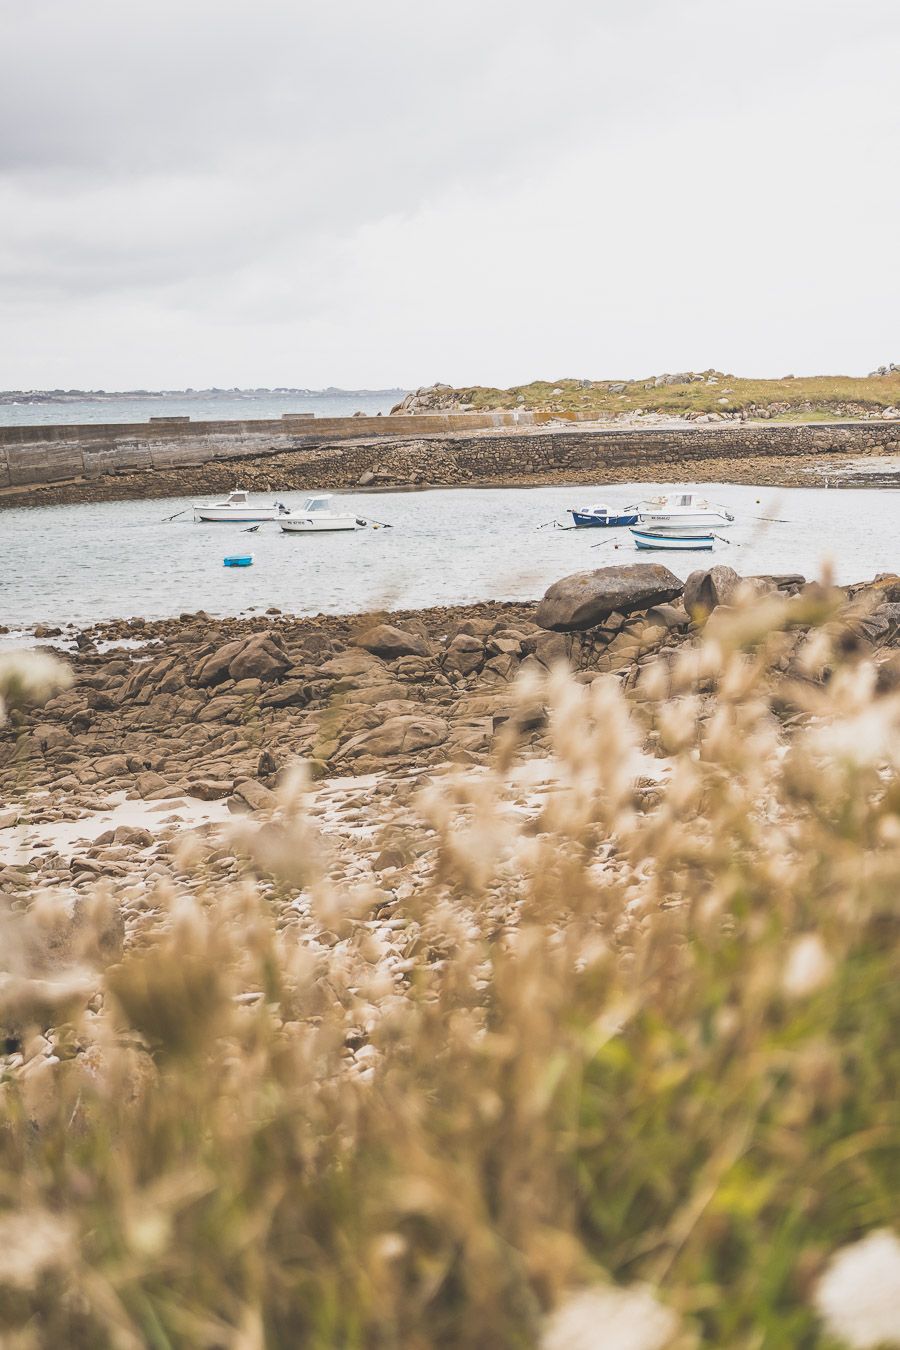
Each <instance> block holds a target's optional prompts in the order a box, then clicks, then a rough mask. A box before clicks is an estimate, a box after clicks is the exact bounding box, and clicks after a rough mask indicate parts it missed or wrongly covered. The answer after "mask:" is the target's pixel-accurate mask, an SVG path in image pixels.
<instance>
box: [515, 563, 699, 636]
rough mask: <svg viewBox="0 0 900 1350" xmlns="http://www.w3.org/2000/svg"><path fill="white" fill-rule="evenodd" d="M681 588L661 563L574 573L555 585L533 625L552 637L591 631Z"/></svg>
mask: <svg viewBox="0 0 900 1350" xmlns="http://www.w3.org/2000/svg"><path fill="white" fill-rule="evenodd" d="M683 589H684V587H683V585H682V583H681V581H679V579H678V577H676V576H675V574H674V572H670V571H669V569H668V567H664V566H663V565H662V563H623V564H621V565H619V566H617V567H599V568H597V569H596V570H595V571H593V572H573V573H572V574H571V576H567V577H563V578H562V580H561V581H556V582H554V584H553V585H552V586H551V587H550V588H549V590H548V591H547V592H546V594H545V595H544V598H543V600H542V601H541V603H540V604H539V605H538V609H537V614H536V615H535V619H536V622H537V624H538V626H539V627H540V628H547V629H550V630H551V631H552V632H555V633H574V632H578V631H580V630H582V629H586V628H594V627H595V626H596V625H597V624H599V623H602V621H603V620H604V619H607V618H609V616H610V614H615V613H619V614H631V613H632V612H633V611H634V610H636V609H649V608H650V607H651V605H660V604H663V603H665V601H667V600H677V599H678V597H679V596H680V595H681V592H682V591H683Z"/></svg>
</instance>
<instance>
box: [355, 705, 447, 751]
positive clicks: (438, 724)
mask: <svg viewBox="0 0 900 1350" xmlns="http://www.w3.org/2000/svg"><path fill="white" fill-rule="evenodd" d="M449 730H450V728H449V725H448V724H447V722H445V721H444V719H443V718H442V717H427V716H422V715H420V714H416V713H412V714H404V715H401V716H398V717H389V718H388V719H387V721H385V722H382V723H381V724H380V725H379V726H375V727H372V728H371V729H370V730H369V731H363V732H361V733H360V734H359V735H358V736H354V737H352V738H351V740H349V741H348V742H347V743H346V745H344V746H343V748H342V749H341V751H340V755H339V758H341V759H354V758H356V757H357V756H358V755H363V754H366V755H378V756H382V755H386V756H389V755H410V754H414V753H416V752H417V751H419V750H427V749H431V748H432V747H433V746H437V745H440V744H441V743H442V742H443V741H445V740H446V739H447V735H448V732H449Z"/></svg>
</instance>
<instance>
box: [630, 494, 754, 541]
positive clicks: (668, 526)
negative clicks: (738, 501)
mask: <svg viewBox="0 0 900 1350" xmlns="http://www.w3.org/2000/svg"><path fill="white" fill-rule="evenodd" d="M637 513H638V518H637V524H638V525H640V526H641V527H646V528H647V529H649V530H675V531H676V532H677V531H679V530H685V529H724V527H725V526H726V525H731V524H733V522H734V516H733V515H732V514H731V512H730V511H726V510H725V507H724V506H718V505H717V504H716V503H715V502H708V501H707V500H706V498H705V497H701V496H699V495H698V494H697V493H696V492H671V493H669V494H667V495H666V496H662V497H650V498H648V500H647V501H644V502H639V503H638V507H637Z"/></svg>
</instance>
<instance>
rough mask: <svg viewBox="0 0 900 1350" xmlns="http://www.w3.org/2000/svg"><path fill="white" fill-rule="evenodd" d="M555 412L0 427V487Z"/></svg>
mask: <svg viewBox="0 0 900 1350" xmlns="http://www.w3.org/2000/svg"><path fill="white" fill-rule="evenodd" d="M551 416H552V414H550V413H540V412H537V413H534V412H521V413H514V412H494V413H429V414H413V415H411V416H397V417H321V418H313V417H310V416H309V415H306V416H304V415H302V414H300V415H296V416H291V415H290V414H288V415H285V416H284V417H282V418H281V419H279V420H274V419H265V420H262V419H260V420H257V421H246V422H236V421H229V422H190V421H189V420H188V419H187V418H180V417H178V418H176V417H172V418H154V419H151V420H150V421H149V422H123V423H118V424H103V423H84V424H82V425H71V424H65V423H63V424H59V425H53V426H9V427H0V489H2V488H16V487H30V486H37V485H38V484H47V483H60V482H66V481H73V480H78V479H95V478H101V477H103V476H104V475H106V474H115V473H135V472H140V471H142V470H155V469H163V470H165V469H178V468H185V467H188V466H191V465H198V464H206V463H208V462H210V461H211V460H221V459H234V458H244V457H246V456H249V455H266V454H277V453H279V452H282V451H286V450H302V449H306V448H308V447H311V446H318V445H323V444H331V443H333V442H335V441H358V440H366V439H371V438H375V439H378V440H380V439H384V438H387V439H390V438H392V437H395V436H403V437H409V436H441V435H447V434H449V433H453V432H462V431H465V432H472V431H486V430H489V429H495V428H503V427H511V428H515V427H519V426H522V427H528V426H535V425H539V424H540V423H541V422H545V421H548V420H549V419H550V417H551Z"/></svg>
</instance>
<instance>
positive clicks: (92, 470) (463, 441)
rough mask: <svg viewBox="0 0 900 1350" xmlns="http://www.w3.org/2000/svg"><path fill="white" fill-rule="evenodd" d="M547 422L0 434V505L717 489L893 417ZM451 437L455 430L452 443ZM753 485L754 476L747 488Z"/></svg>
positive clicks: (880, 432) (840, 450)
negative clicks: (293, 494) (325, 494)
mask: <svg viewBox="0 0 900 1350" xmlns="http://www.w3.org/2000/svg"><path fill="white" fill-rule="evenodd" d="M549 417H550V415H549V414H548V415H546V417H543V416H542V415H541V414H519V417H518V420H514V418H513V415H512V414H508V413H507V414H501V413H496V414H490V415H486V416H481V415H475V414H458V415H453V414H445V415H429V416H408V417H392V418H386V417H381V418H335V419H324V418H323V419H316V420H315V421H314V422H312V421H306V422H300V421H298V422H297V424H296V425H294V426H291V425H290V424H289V421H288V420H287V419H286V420H285V421H282V422H272V421H267V422H218V423H214V422H210V423H196V424H193V423H191V424H184V423H182V424H178V425H176V424H166V425H162V424H160V423H154V424H143V423H141V424H131V425H123V426H99V425H91V426H79V427H73V426H53V427H2V428H0V505H21V504H23V503H29V502H32V501H33V502H35V503H38V502H41V503H45V502H54V501H98V500H114V499H122V498H141V497H164V496H177V495H184V494H188V493H193V492H198V491H222V490H225V489H227V488H230V487H233V486H234V485H235V484H236V483H237V484H239V485H240V486H244V487H247V488H249V489H251V490H266V491H269V490H273V489H274V490H279V489H284V490H288V489H292V490H303V489H325V488H348V487H372V488H378V487H389V486H403V485H426V484H434V485H438V486H442V485H460V486H462V485H466V484H469V485H476V484H479V483H503V482H510V483H512V482H520V483H521V482H529V481H535V482H537V481H540V479H541V478H542V477H546V478H548V479H554V480H561V479H567V480H570V481H584V482H590V481H594V482H602V481H604V475H607V476H608V477H609V481H613V477H614V476H616V475H617V476H618V481H624V480H623V478H622V474H623V473H624V472H626V471H627V473H628V474H629V476H630V479H631V481H636V480H643V481H652V480H653V478H654V474H655V466H659V471H660V473H662V478H663V480H665V481H668V480H669V479H671V480H672V481H681V480H680V479H679V478H677V477H674V476H673V469H677V466H678V464H679V463H680V462H683V463H684V464H685V465H687V466H690V468H691V469H692V470H693V471H695V472H699V471H700V467H701V466H702V465H703V464H704V463H706V464H708V465H709V467H710V469H711V470H712V469H713V468H714V467H715V469H716V472H714V473H712V472H711V474H710V477H711V478H716V479H717V480H720V479H721V477H722V473H721V470H722V467H723V466H725V467H726V468H730V467H731V466H733V468H734V470H735V473H736V474H737V472H738V471H739V469H740V467H741V465H742V464H743V463H744V462H745V461H755V462H757V463H759V462H762V461H767V460H771V461H776V460H777V461H778V462H779V463H781V464H785V463H790V462H794V463H795V464H798V465H799V464H801V463H803V462H805V461H806V460H808V461H809V462H810V463H821V462H823V461H828V460H829V459H830V458H831V457H841V456H845V455H854V454H855V455H872V456H875V457H877V456H878V455H882V454H892V455H900V421H894V422H865V423H863V422H846V423H804V424H791V425H788V424H773V423H766V424H762V425H755V424H747V423H733V424H719V425H715V424H714V425H709V424H707V425H702V426H680V427H675V428H671V427H668V428H653V427H635V426H627V427H621V428H617V427H605V428H597V427H594V428H590V427H588V426H580V425H577V424H570V425H568V426H566V425H560V424H559V423H558V419H554V422H555V424H554V425H552V426H547V425H545V424H542V423H545V422H546V421H547V420H549ZM462 433H465V434H462ZM760 481H762V480H760Z"/></svg>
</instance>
